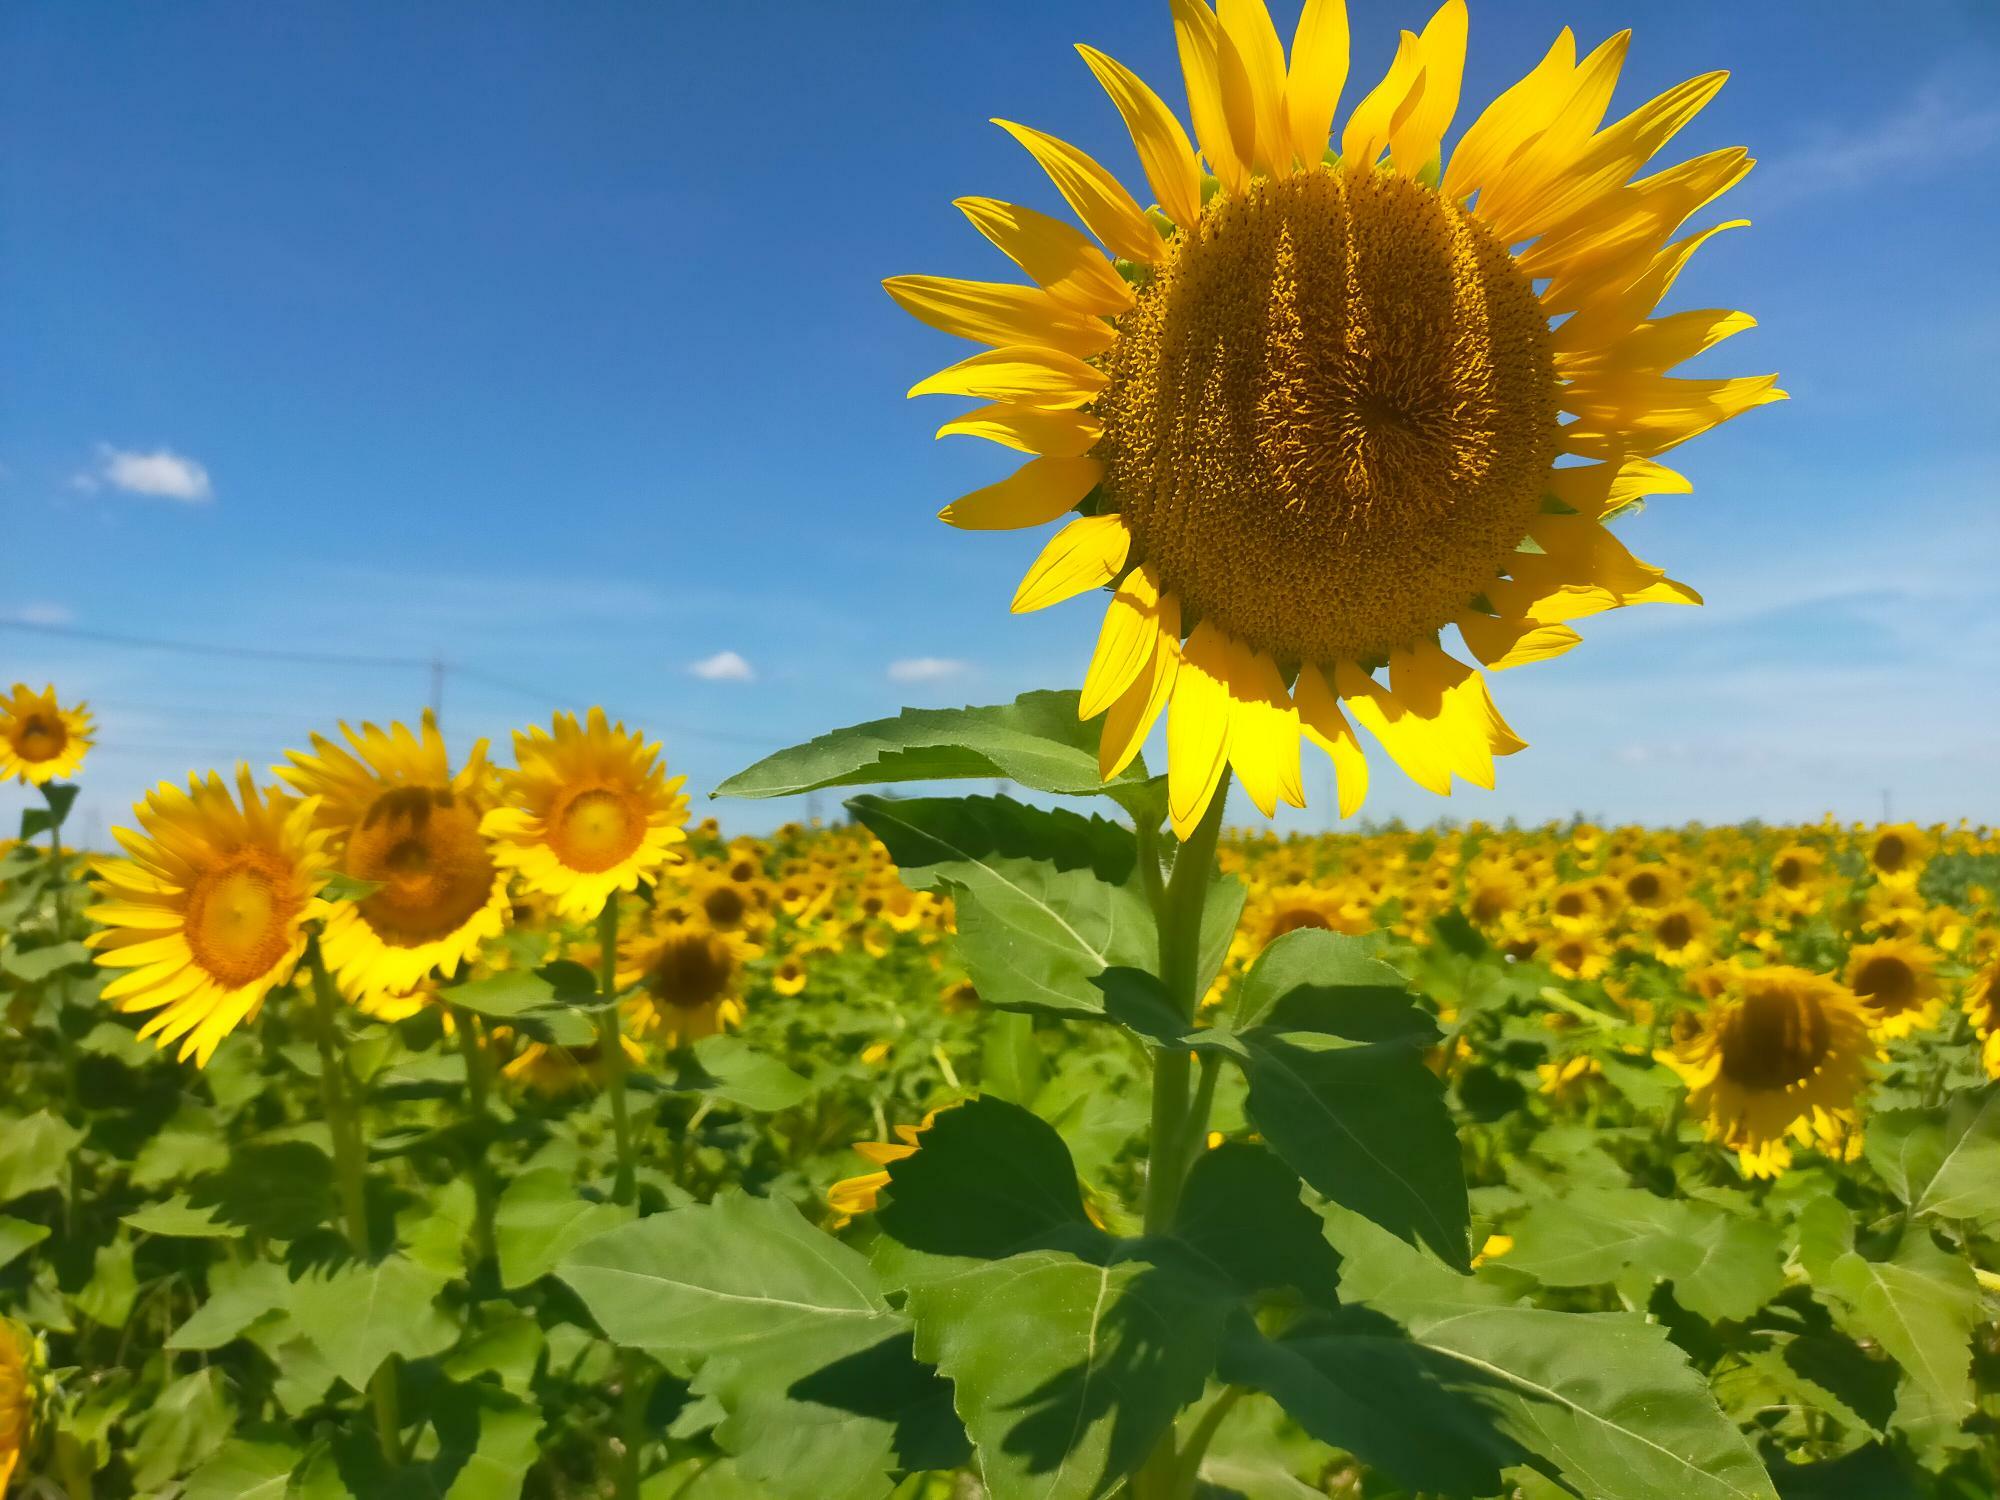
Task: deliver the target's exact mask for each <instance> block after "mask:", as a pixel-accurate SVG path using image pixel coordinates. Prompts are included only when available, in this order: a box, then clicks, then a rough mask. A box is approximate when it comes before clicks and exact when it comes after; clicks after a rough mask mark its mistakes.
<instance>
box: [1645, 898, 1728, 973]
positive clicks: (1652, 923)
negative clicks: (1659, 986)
mask: <svg viewBox="0 0 2000 1500" xmlns="http://www.w3.org/2000/svg"><path fill="white" fill-rule="evenodd" d="M1714 925H1715V919H1714V918H1713V917H1712V916H1710V915H1709V911H1708V908H1707V907H1705V906H1703V905H1702V904H1701V903H1700V902H1699V901H1676V902H1673V903H1672V904H1671V905H1669V906H1665V907H1662V908H1661V909H1660V910H1659V911H1657V912H1654V913H1652V914H1651V917H1650V920H1649V921H1648V923H1647V925H1646V927H1645V929H1644V934H1643V941H1644V943H1645V944H1646V946H1647V948H1648V949H1649V950H1650V951H1651V953H1652V955H1653V957H1655V958H1657V959H1658V960H1659V961H1660V962H1661V963H1663V964H1667V965H1669V966H1670V967H1672V968H1676V969H1687V968H1692V967H1694V966H1695V965H1697V964H1701V963H1705V962H1707V960H1708V952H1709V944H1708V934H1709V930H1710V929H1711V928H1712V927H1713V926H1714Z"/></svg>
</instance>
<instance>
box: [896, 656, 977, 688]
mask: <svg viewBox="0 0 2000 1500" xmlns="http://www.w3.org/2000/svg"><path fill="white" fill-rule="evenodd" d="M968 670H969V668H968V667H967V666H966V664H965V663H964V662H962V661H953V660H951V659H950V658H949V657H944V656H912V657H907V658H905V659H904V660H902V661H892V662H890V663H889V680H890V681H891V682H948V681H950V680H951V679H952V678H954V677H963V676H964V675H965V673H966V672H967V671H968Z"/></svg>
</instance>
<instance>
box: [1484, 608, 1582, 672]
mask: <svg viewBox="0 0 2000 1500" xmlns="http://www.w3.org/2000/svg"><path fill="white" fill-rule="evenodd" d="M1458 633H1459V634H1460V635H1462V636H1463V637H1465V644H1466V649H1468V650H1469V651H1471V652H1472V654H1473V656H1474V657H1476V658H1477V659H1478V661H1479V664H1480V665H1481V666H1483V667H1486V668H1488V669H1489V670H1491V671H1495V672H1503V671H1505V670H1506V669H1507V668H1509V667H1519V666H1524V665H1526V664H1527V663H1528V662H1531V661H1547V660H1548V659H1549V658H1550V657H1552V656H1561V655H1562V654H1563V652H1565V651H1567V650H1569V649H1570V648H1571V647H1572V646H1576V645H1580V644H1581V643H1582V641H1583V637H1582V636H1580V635H1578V634H1577V633H1576V632H1575V631H1574V630H1572V629H1570V628H1569V626H1567V625H1543V624H1539V623H1537V622H1536V621H1534V620H1531V619H1528V618H1527V617H1526V616H1516V617H1514V618H1513V619H1504V620H1503V619H1495V618H1494V617H1493V616H1492V615H1480V614H1465V615H1461V616H1460V617H1459V621H1458Z"/></svg>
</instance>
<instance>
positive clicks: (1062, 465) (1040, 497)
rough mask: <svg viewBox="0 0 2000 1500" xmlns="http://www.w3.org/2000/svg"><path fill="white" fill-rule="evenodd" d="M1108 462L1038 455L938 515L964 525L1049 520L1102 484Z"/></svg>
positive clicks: (984, 527) (1012, 527)
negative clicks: (1100, 481) (1105, 463)
mask: <svg viewBox="0 0 2000 1500" xmlns="http://www.w3.org/2000/svg"><path fill="white" fill-rule="evenodd" d="M1103 477H1104V465H1102V464H1101V463H1099V462H1098V461H1097V460H1096V459H1094V458H1037V459H1034V460H1031V461H1030V462H1028V463H1025V464H1023V465H1022V466H1021V467H1020V468H1018V469H1016V470H1015V471H1014V472H1013V473H1012V474H1010V475H1008V476H1007V477H1006V478H1005V479H1003V480H1001V481H1000V482H999V483H998V484H989V485H987V486H986V487H985V488H984V489H978V490H974V491H973V492H972V493H971V494H969V495H961V496H960V497H959V498H958V499H956V500H954V501H952V502H951V504H949V505H947V506H946V507H945V508H944V509H943V510H941V511H939V512H938V519H939V520H940V521H942V522H944V523H945V525H947V526H956V527H958V528H959V529H960V530H962V531H1017V530H1019V529H1021V528H1022V527H1024V526H1043V525H1046V524H1047V523H1048V522H1050V521H1053V520H1055V519H1056V517H1058V516H1060V515H1063V514H1064V513H1065V512H1068V511H1071V510H1074V509H1075V508H1076V505H1077V502H1078V501H1080V500H1082V499H1083V497H1084V496H1085V495H1088V494H1089V493H1090V492H1091V491H1092V490H1094V489H1096V488H1097V484H1098V481H1099V480H1100V479H1102V478H1103Z"/></svg>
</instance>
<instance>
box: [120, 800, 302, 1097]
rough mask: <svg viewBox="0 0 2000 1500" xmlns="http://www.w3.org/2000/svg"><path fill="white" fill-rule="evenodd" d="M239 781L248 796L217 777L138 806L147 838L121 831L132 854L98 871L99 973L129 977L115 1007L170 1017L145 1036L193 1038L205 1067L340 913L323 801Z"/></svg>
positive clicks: (148, 1027)
mask: <svg viewBox="0 0 2000 1500" xmlns="http://www.w3.org/2000/svg"><path fill="white" fill-rule="evenodd" d="M236 775H237V790H238V796H231V794H230V790H229V787H228V784H227V783H225V782H224V781H223V779H222V778H221V777H220V776H218V775H216V774H215V773H214V772H212V771H211V772H210V773H209V775H208V778H207V779H206V780H203V779H202V778H201V777H199V776H191V777H189V778H188V789H187V791H185V792H183V791H182V790H181V789H180V788H179V787H176V786H173V785H170V784H168V783H166V782H162V783H161V784H160V786H159V787H158V788H156V789H155V790H154V791H152V792H150V793H148V794H147V797H146V800H145V801H144V802H141V803H139V804H138V805H137V806H136V807H135V808H134V809H133V812H134V813H135V814H137V816H138V819H139V825H140V828H141V830H143V831H141V832H134V831H132V830H130V829H126V828H118V829H113V830H112V832H113V835H114V836H115V837H116V838H117V840H118V842H119V843H120V844H121V845H123V846H124V848H125V851H126V853H127V854H128V855H129V856H130V858H126V859H117V858H107V859H98V860H95V861H93V862H92V866H91V869H92V874H93V875H94V877H95V878H96V881H97V887H98V894H99V895H100V896H101V897H102V898H103V899H102V901H101V902H100V903H99V904H98V905H96V906H93V907H91V908H90V909H89V912H88V913H87V915H89V916H90V918H91V919H92V920H93V921H95V922H97V923H98V924H99V930H98V931H96V932H94V933H92V934H91V935H90V937H89V938H88V939H87V941H88V942H89V944H90V945H91V946H92V947H93V948H95V949H97V962H98V963H99V964H101V965H103V966H105V967H107V968H113V969H125V970H129V972H128V973H124V974H121V975H119V976H118V977H117V978H116V979H113V980H112V981H111V982H110V983H109V984H107V985H105V987H104V998H105V999H107V1000H112V1001H116V1002H117V1005H118V1008H119V1009H120V1010H125V1011H144V1010H151V1011H157V1012H158V1014H157V1015H155V1016H153V1017H152V1019H150V1020H149V1021H147V1022H146V1024H145V1025H144V1026H142V1027H141V1028H140V1029H139V1035H141V1036H153V1035H156V1034H157V1035H158V1037H159V1038H160V1045H161V1046H162V1047H164V1046H166V1045H168V1044H169V1043H171V1042H173V1041H176V1040H179V1041H180V1043H181V1049H180V1055H181V1057H182V1058H183V1059H185V1058H188V1057H193V1058H194V1060H195V1062H196V1063H197V1064H198V1065H201V1066H206V1065H207V1063H208V1060H209V1058H210V1057H211V1056H212V1055H214V1052H215V1049H216V1046H217V1044H218V1043H220V1042H221V1040H222V1039H223V1037H225V1036H227V1035H228V1034H229V1033H230V1032H231V1031H233V1030H234V1029H235V1028H236V1027H237V1026H239V1025H241V1024H242V1023H243V1022H244V1021H246V1020H248V1019H249V1018H250V1017H252V1016H254V1015H256V1013H257V1009H258V1007H259V1006H261V1005H262V1004H263V1003H264V997H265V996H266V995H267V994H269V993H270V991H271V989H272V988H273V987H274V986H276V985H279V984H283V983H284V982H285V981H286V980H288V979H289V978H290V977H291V974H292V970H293V968H294V967H295V966H296V965H297V963H298V961H299V957H300V955H301V954H303V953H304V952H305V946H306V923H308V922H309V921H312V920H314V919H317V918H320V917H324V916H325V915H326V903H325V902H323V901H321V900H320V899H319V896H318V894H317V893H318V891H319V888H320V886H321V885H322V884H323V883H324V881H325V869H326V832H325V830H323V829H321V828H318V827H316V826H315V822H314V819H315V816H316V813H317V810H318V799H317V798H312V797H308V798H306V799H304V800H300V799H298V798H294V797H288V796H286V795H284V794H283V793H282V792H276V791H272V792H260V791H259V790H258V789H257V785H256V783H255V782H254V781H253V780H252V779H251V776H250V768H249V767H248V766H241V767H239V768H238V769H237V773H236ZM239 797H240V801H239V800H238V798H239Z"/></svg>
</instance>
